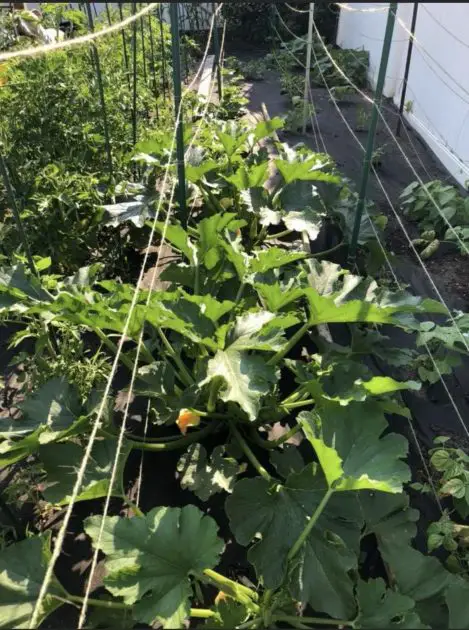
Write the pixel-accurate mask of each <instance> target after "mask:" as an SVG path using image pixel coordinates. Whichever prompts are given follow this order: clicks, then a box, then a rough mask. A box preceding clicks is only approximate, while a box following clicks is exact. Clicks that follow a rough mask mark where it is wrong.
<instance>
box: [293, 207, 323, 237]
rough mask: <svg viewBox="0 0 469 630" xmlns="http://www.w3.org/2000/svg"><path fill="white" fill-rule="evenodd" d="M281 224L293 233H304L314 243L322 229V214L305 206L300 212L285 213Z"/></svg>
mask: <svg viewBox="0 0 469 630" xmlns="http://www.w3.org/2000/svg"><path fill="white" fill-rule="evenodd" d="M283 222H284V223H285V225H286V226H287V228H288V229H289V230H292V231H293V232H306V233H307V234H308V237H309V239H310V240H311V241H315V240H316V239H317V237H318V235H319V232H320V230H321V227H322V223H323V218H322V213H321V212H320V211H318V210H317V209H314V208H310V207H308V206H305V207H304V208H302V209H301V210H293V211H291V212H287V213H286V214H285V215H284V216H283Z"/></svg>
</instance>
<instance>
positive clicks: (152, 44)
mask: <svg viewBox="0 0 469 630" xmlns="http://www.w3.org/2000/svg"><path fill="white" fill-rule="evenodd" d="M147 18H148V27H149V33H150V55H151V75H152V82H153V92H154V94H155V111H156V120H157V121H159V119H160V115H159V111H158V87H157V82H156V61H155V40H154V39H153V25H152V19H153V16H152V15H151V14H150V13H149V14H148V16H147Z"/></svg>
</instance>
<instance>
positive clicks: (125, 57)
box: [118, 2, 130, 91]
mask: <svg viewBox="0 0 469 630" xmlns="http://www.w3.org/2000/svg"><path fill="white" fill-rule="evenodd" d="M122 4H123V3H121V2H119V3H118V6H119V18H120V21H121V22H122V21H123V19H124V12H123V11H122ZM122 49H123V52H124V65H125V74H126V77H127V83H128V84H129V91H130V75H129V54H128V52H127V42H126V39H125V28H124V29H122Z"/></svg>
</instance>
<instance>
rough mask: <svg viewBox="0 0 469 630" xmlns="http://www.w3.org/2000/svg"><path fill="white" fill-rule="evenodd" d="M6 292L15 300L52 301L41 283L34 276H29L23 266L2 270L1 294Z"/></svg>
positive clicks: (0, 270)
mask: <svg viewBox="0 0 469 630" xmlns="http://www.w3.org/2000/svg"><path fill="white" fill-rule="evenodd" d="M4 292H5V293H8V294H9V295H10V296H12V297H14V298H25V297H28V298H31V299H32V300H39V301H46V302H47V301H49V300H50V296H49V295H48V293H46V291H44V289H43V288H42V287H41V283H40V281H39V280H38V279H37V278H35V277H34V276H32V275H27V274H26V271H25V268H24V266H23V265H15V266H13V267H8V268H5V267H3V268H0V294H2V293H4ZM2 297H3V296H2Z"/></svg>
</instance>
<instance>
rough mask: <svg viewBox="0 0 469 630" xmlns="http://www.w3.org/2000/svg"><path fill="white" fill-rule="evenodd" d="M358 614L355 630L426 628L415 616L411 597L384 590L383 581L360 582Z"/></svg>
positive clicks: (358, 588)
mask: <svg viewBox="0 0 469 630" xmlns="http://www.w3.org/2000/svg"><path fill="white" fill-rule="evenodd" d="M357 598H358V603H359V608H360V613H359V615H358V617H357V619H356V621H355V625H354V627H355V628H403V629H404V628H409V629H411V628H428V627H429V626H425V625H423V624H422V623H421V621H420V619H419V617H418V615H417V614H416V612H415V610H414V608H415V602H414V600H413V599H412V598H411V597H408V596H406V595H401V594H400V593H399V592H396V591H392V590H390V589H387V588H386V585H385V583H384V580H382V579H381V578H378V579H377V580H369V581H368V582H364V581H362V580H360V581H359V582H358V587H357Z"/></svg>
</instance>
